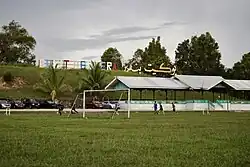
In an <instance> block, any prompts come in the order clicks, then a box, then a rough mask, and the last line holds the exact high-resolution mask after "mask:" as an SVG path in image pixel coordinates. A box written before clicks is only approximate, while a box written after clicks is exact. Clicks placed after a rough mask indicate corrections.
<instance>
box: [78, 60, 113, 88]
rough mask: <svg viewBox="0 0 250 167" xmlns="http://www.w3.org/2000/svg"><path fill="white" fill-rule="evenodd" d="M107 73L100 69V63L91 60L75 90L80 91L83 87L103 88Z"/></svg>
mask: <svg viewBox="0 0 250 167" xmlns="http://www.w3.org/2000/svg"><path fill="white" fill-rule="evenodd" d="M107 75H108V73H107V72H106V71H105V70H102V68H101V66H100V63H95V62H93V61H91V64H90V68H89V69H86V70H85V71H84V75H83V77H82V78H81V79H80V81H79V86H78V89H77V90H78V91H80V92H81V91H83V90H84V89H91V90H95V89H103V88H104V87H105V86H106V84H107V82H106V78H107Z"/></svg>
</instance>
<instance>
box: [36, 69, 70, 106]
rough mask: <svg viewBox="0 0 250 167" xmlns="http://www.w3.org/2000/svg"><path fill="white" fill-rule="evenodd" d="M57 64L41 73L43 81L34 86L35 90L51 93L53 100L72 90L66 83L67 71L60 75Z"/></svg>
mask: <svg viewBox="0 0 250 167" xmlns="http://www.w3.org/2000/svg"><path fill="white" fill-rule="evenodd" d="M57 66H58V64H57V65H56V66H55V67H53V65H51V66H50V67H49V68H48V69H46V71H45V72H44V73H42V75H41V81H40V82H39V83H38V84H36V85H35V86H34V89H35V90H37V91H40V92H43V93H46V94H49V95H50V96H51V99H52V101H55V99H56V97H58V96H59V95H61V94H63V93H64V92H67V91H71V87H70V86H68V85H66V84H65V83H64V81H65V76H66V73H65V72H64V74H63V75H59V71H58V70H57Z"/></svg>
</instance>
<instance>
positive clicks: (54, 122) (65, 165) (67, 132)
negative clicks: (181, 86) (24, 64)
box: [0, 112, 250, 167]
mask: <svg viewBox="0 0 250 167" xmlns="http://www.w3.org/2000/svg"><path fill="white" fill-rule="evenodd" d="M249 127H250V113H212V115H210V116H203V115H201V113H198V112H196V113H195V112H190V113H189V112H185V113H180V114H174V113H166V115H165V116H163V115H153V114H152V113H132V118H131V119H125V115H123V114H122V115H120V116H117V117H116V118H115V119H114V120H110V119H109V117H108V115H105V116H101V117H97V116H96V115H90V118H89V119H87V120H83V119H82V118H80V117H77V116H74V117H72V118H66V116H65V115H64V116H61V117H60V116H58V115H55V113H53V114H52V113H50V114H49V113H47V114H46V113H40V114H30V113H19V114H12V115H11V116H9V117H7V116H4V115H3V114H1V115H0V155H1V156H0V166H1V167H17V166H18V167H19V166H20V167H21V166H23V167H31V166H32V167H38V166H39V167H57V166H58V167H73V166H74V167H76V166H84V167H86V166H91V167H98V166H101V167H105V166H107V167H115V166H117V167H121V166H126V167H129V166H135V167H141V166H150V167H152V166H155V167H160V166H164V167H165V166H168V167H173V166H175V167H196V166H204V167H231V166H232V167H233V166H234V167H235V166H237V167H246V166H250V128H249Z"/></svg>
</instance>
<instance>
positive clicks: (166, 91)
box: [165, 90, 168, 101]
mask: <svg viewBox="0 0 250 167" xmlns="http://www.w3.org/2000/svg"><path fill="white" fill-rule="evenodd" d="M165 93H166V101H167V100H168V90H165Z"/></svg>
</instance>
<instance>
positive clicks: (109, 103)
mask: <svg viewBox="0 0 250 167" xmlns="http://www.w3.org/2000/svg"><path fill="white" fill-rule="evenodd" d="M102 105H103V108H104V109H115V106H116V105H118V109H120V105H119V103H118V102H112V101H104V102H102Z"/></svg>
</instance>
